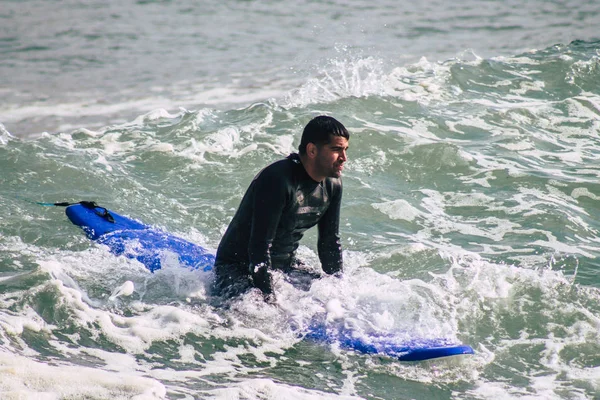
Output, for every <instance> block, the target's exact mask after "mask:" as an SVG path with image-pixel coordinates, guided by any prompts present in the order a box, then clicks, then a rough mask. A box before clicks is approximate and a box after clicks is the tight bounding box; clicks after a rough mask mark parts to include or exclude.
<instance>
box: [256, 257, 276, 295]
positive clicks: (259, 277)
mask: <svg viewBox="0 0 600 400" xmlns="http://www.w3.org/2000/svg"><path fill="white" fill-rule="evenodd" d="M250 275H251V276H252V283H253V284H254V287H257V288H259V289H260V290H261V292H263V294H264V295H265V300H266V296H268V295H272V294H273V284H272V282H271V274H270V273H269V270H268V268H267V266H266V265H265V264H258V265H252V264H250ZM273 298H275V296H273Z"/></svg>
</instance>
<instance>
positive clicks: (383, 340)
mask: <svg viewBox="0 0 600 400" xmlns="http://www.w3.org/2000/svg"><path fill="white" fill-rule="evenodd" d="M65 212H66V214H67V217H68V218H69V219H70V220H71V222H72V223H73V224H75V225H77V226H80V227H81V228H82V229H83V230H84V231H85V233H86V235H87V236H88V237H89V238H90V239H91V240H94V241H96V242H98V243H101V244H104V245H106V246H108V248H109V250H110V251H111V252H112V253H113V254H115V255H118V256H120V255H123V256H125V257H128V258H131V259H135V260H138V261H139V262H141V263H142V264H143V265H145V266H146V268H148V269H149V270H150V271H152V272H154V271H156V270H158V269H160V268H161V266H162V263H163V262H165V260H166V259H167V258H166V257H170V258H169V259H172V257H173V256H176V257H177V259H178V261H179V264H181V265H182V266H186V267H189V268H194V269H200V270H203V271H210V270H211V269H212V267H213V265H214V261H215V256H214V255H213V254H212V253H211V252H209V251H208V250H206V249H205V248H203V247H202V246H199V245H197V244H194V243H192V242H189V241H187V240H184V239H182V238H179V237H177V236H174V235H172V234H170V233H168V232H164V231H161V230H158V229H155V228H152V227H151V226H149V225H146V224H143V223H141V222H139V221H136V220H134V219H131V218H128V217H125V216H122V215H119V214H117V213H115V212H113V211H110V210H107V209H106V208H103V207H98V206H96V205H95V204H94V203H91V202H81V203H77V204H73V205H70V206H68V207H67V208H66V211H65ZM303 334H304V335H305V337H306V338H308V339H311V340H314V341H316V342H321V343H329V344H332V343H336V344H338V345H339V346H340V347H342V348H345V349H348V350H353V351H356V352H360V353H365V354H377V355H383V356H387V357H392V358H395V359H397V360H400V361H423V360H430V359H435V358H441V357H450V356H457V355H464V354H473V353H474V351H473V349H472V348H471V347H470V346H467V345H463V344H458V343H454V342H452V341H450V340H448V339H443V338H440V339H410V340H406V339H405V338H404V337H401V336H400V335H393V334H380V333H370V334H368V335H356V332H353V331H352V330H351V329H349V328H347V327H345V326H344V324H343V323H340V322H328V321H327V320H326V318H325V317H324V316H323V315H320V316H316V317H315V318H313V320H312V321H311V323H310V324H309V326H308V328H307V330H306V331H305V332H303Z"/></svg>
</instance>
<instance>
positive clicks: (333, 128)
mask: <svg viewBox="0 0 600 400" xmlns="http://www.w3.org/2000/svg"><path fill="white" fill-rule="evenodd" d="M349 138H350V135H349V133H348V130H347V129H346V128H345V127H344V125H342V124H341V123H340V122H339V121H337V120H336V119H334V118H332V117H328V116H318V117H316V118H314V119H312V120H311V121H310V122H309V123H308V124H307V125H306V127H305V128H304V131H303V133H302V138H301V140H300V146H299V148H298V150H299V151H298V153H292V154H290V155H289V156H288V157H287V158H285V159H283V160H279V161H276V162H274V163H273V164H270V165H268V166H267V167H265V168H264V169H263V170H262V171H260V172H259V173H258V175H256V176H255V177H254V179H253V180H252V182H251V183H250V186H249V187H248V189H247V191H246V194H245V195H244V197H243V198H242V201H241V203H240V206H239V208H238V210H237V212H236V213H235V215H234V217H233V220H232V221H231V223H230V224H229V227H228V228H227V231H226V232H225V235H224V236H223V238H222V239H221V243H220V244H219V247H218V249H217V255H216V261H215V290H216V292H217V293H218V294H220V295H222V296H225V297H232V296H236V295H238V294H241V293H243V292H245V291H246V290H248V289H249V288H250V287H256V288H258V289H260V290H261V291H262V293H263V295H264V297H265V300H266V301H274V300H275V297H274V293H273V283H272V278H271V272H270V270H271V269H274V268H276V269H280V270H282V271H284V272H288V273H289V272H291V271H294V270H295V269H297V268H298V267H299V266H301V265H302V263H301V262H300V261H299V260H297V259H296V256H295V254H296V249H297V248H298V246H299V242H300V239H301V238H302V236H303V235H304V232H305V231H306V230H307V229H309V228H311V227H313V226H315V225H318V245H317V247H318V254H319V260H320V261H321V265H322V268H323V271H324V272H325V273H327V274H335V273H339V272H341V271H342V267H343V262H342V245H341V241H340V236H339V220H340V206H341V200H342V180H341V175H342V170H343V169H344V164H345V163H346V160H347V157H346V151H347V150H348V140H349Z"/></svg>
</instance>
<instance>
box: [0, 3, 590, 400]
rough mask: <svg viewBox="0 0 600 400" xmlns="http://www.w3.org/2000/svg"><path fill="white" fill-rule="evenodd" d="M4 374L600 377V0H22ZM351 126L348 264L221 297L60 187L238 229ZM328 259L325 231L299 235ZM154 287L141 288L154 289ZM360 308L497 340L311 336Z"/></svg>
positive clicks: (9, 84) (503, 395) (333, 387)
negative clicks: (341, 342)
mask: <svg viewBox="0 0 600 400" xmlns="http://www.w3.org/2000/svg"><path fill="white" fill-rule="evenodd" d="M0 21H1V22H0V55H1V56H0V82H1V84H0V210H2V212H1V213H0V398H2V399H30V398H31V399H79V398H86V399H593V398H600V317H599V315H600V279H599V278H598V274H597V271H598V269H599V268H600V261H598V257H599V256H600V238H599V237H598V236H599V231H600V220H599V217H598V215H599V211H600V183H599V180H600V166H599V165H600V41H599V39H600V36H599V35H598V30H597V26H599V25H600V3H598V2H594V1H588V2H579V3H577V4H576V5H575V4H574V3H572V2H561V1H541V0H534V1H530V2H527V3H522V2H516V1H499V0H495V1H485V2H481V1H463V2H459V3H449V2H441V1H425V2H420V3H418V4H410V5H409V4H400V3H398V2H394V1H379V2H376V3H373V2H367V1H364V0H356V1H349V2H337V1H306V2H286V3H284V2H274V1H270V2H267V1H265V2H259V1H223V2H207V3H206V4H197V3H193V2H186V1H144V0H140V1H137V2H127V3H123V2H116V1H103V2H100V1H89V2H81V1H56V2H48V1H39V0H38V1H24V2H21V1H3V2H2V4H1V6H0ZM319 114H328V115H332V116H334V117H336V118H337V119H339V120H340V121H341V122H343V123H344V124H345V125H346V127H347V128H348V129H349V130H350V132H351V135H352V136H351V139H350V150H349V162H348V164H347V168H346V169H345V171H344V200H343V209H342V217H341V218H342V219H341V233H342V236H343V246H344V260H345V274H344V276H343V277H342V278H333V277H324V278H322V279H320V280H317V281H314V282H313V284H312V285H311V286H310V287H309V288H298V287H296V286H294V285H291V284H289V283H288V282H287V281H286V280H285V279H283V277H282V276H281V275H279V274H276V283H275V286H276V291H277V293H278V304H277V306H273V305H268V304H264V302H263V301H262V300H261V299H260V297H259V296H257V295H256V293H248V294H247V295H245V296H243V297H241V298H239V299H237V300H236V301H234V302H233V303H232V304H231V305H230V306H229V307H228V308H222V307H217V306H215V305H214V302H211V298H210V296H209V293H208V288H209V285H210V283H211V280H212V275H211V273H204V272H199V271H189V270H187V269H185V268H182V267H180V266H178V265H176V263H169V265H167V266H166V267H165V268H164V269H162V270H160V271H159V272H157V273H154V274H151V273H149V272H148V271H147V270H146V269H145V268H144V267H143V266H142V265H141V264H139V263H137V262H136V261H132V260H129V259H125V258H123V257H115V256H113V255H112V254H111V253H109V252H108V250H107V249H106V248H104V247H102V246H100V245H97V244H93V243H90V241H89V240H87V239H86V238H85V236H84V235H83V234H82V232H81V231H80V230H79V229H78V228H77V227H75V226H73V225H71V224H70V223H69V222H68V220H67V219H66V217H65V215H64V211H63V209H61V208H58V207H45V206H42V205H39V204H36V202H58V201H79V200H95V201H97V202H98V203H99V204H101V205H103V206H105V207H108V208H111V209H113V210H115V211H117V212H119V213H121V214H125V215H128V216H130V217H133V218H137V219H140V220H142V221H144V222H146V223H148V224H152V225H154V226H155V227H157V228H159V229H164V230H167V231H169V232H173V233H175V234H177V235H179V236H182V237H184V238H186V239H188V240H191V241H193V242H195V243H198V244H201V245H203V246H205V247H207V248H209V249H215V248H216V247H217V245H218V243H219V240H220V237H221V235H222V234H223V233H224V230H225V229H226V227H227V224H228V223H229V221H230V219H231V217H232V216H233V214H234V212H235V209H236V207H237V205H238V204H239V201H240V200H241V197H242V195H243V193H244V191H245V189H246V187H247V185H248V183H249V182H250V180H251V179H252V177H253V176H254V175H255V174H256V173H257V172H258V171H259V170H260V169H261V168H262V167H263V166H264V165H265V164H266V163H269V162H272V161H275V160H278V159H280V158H282V157H285V156H286V155H287V154H289V153H290V152H292V151H295V149H296V148H297V145H298V143H299V137H300V133H301V130H302V128H303V127H304V125H305V124H306V123H307V122H308V120H310V118H312V117H313V116H316V115H319ZM299 253H300V256H301V257H303V258H304V259H305V260H306V261H307V263H308V264H309V265H310V266H312V267H313V268H314V269H316V270H318V269H319V268H320V266H319V262H318V257H317V255H316V232H312V231H309V232H308V234H307V235H306V236H305V238H304V239H303V242H302V246H301V247H300V250H299ZM131 284H133V287H132V286H131ZM324 311H328V312H335V313H336V314H338V315H339V316H341V317H342V318H343V319H344V320H345V321H346V323H347V324H350V325H352V326H356V330H357V333H358V334H361V333H363V331H366V330H367V329H370V330H376V331H379V332H390V333H394V332H402V334H407V335H410V336H412V337H447V338H450V339H453V340H456V341H460V342H463V343H466V344H469V345H471V346H472V347H473V348H474V349H475V352H476V353H475V355H473V356H469V357H464V358H459V359H450V360H440V361H435V362H426V363H399V362H396V361H394V360H392V359H389V358H386V357H377V356H372V355H364V354H358V353H353V352H350V351H347V350H344V349H341V348H339V346H336V344H335V343H334V344H327V345H325V344H318V343H314V342H310V341H308V340H303V339H302V337H299V336H298V334H297V332H296V331H295V330H293V329H292V328H291V325H292V324H291V321H297V320H303V319H309V318H310V317H311V316H312V315H315V314H317V313H321V312H324Z"/></svg>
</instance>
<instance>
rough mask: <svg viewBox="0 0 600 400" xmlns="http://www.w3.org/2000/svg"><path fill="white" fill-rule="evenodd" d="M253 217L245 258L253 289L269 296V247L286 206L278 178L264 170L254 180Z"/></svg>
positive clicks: (285, 198)
mask: <svg viewBox="0 0 600 400" xmlns="http://www.w3.org/2000/svg"><path fill="white" fill-rule="evenodd" d="M254 184H255V187H254V199H253V208H254V210H253V217H252V226H251V228H250V241H249V243H248V255H249V259H250V265H249V266H248V267H249V269H250V274H251V276H252V280H253V283H254V286H255V287H257V288H259V289H260V290H261V291H262V292H263V293H264V294H271V293H272V292H273V288H272V284H271V274H270V272H269V270H270V269H271V247H272V245H273V240H274V239H275V234H276V233H277V226H278V225H279V219H280V218H281V214H282V212H283V209H284V207H285V205H286V203H287V189H286V188H287V186H286V185H285V182H284V180H283V179H282V177H281V176H278V175H277V174H274V173H272V171H269V170H264V171H262V172H261V173H260V174H259V176H258V177H257V178H256V180H255V182H254Z"/></svg>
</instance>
